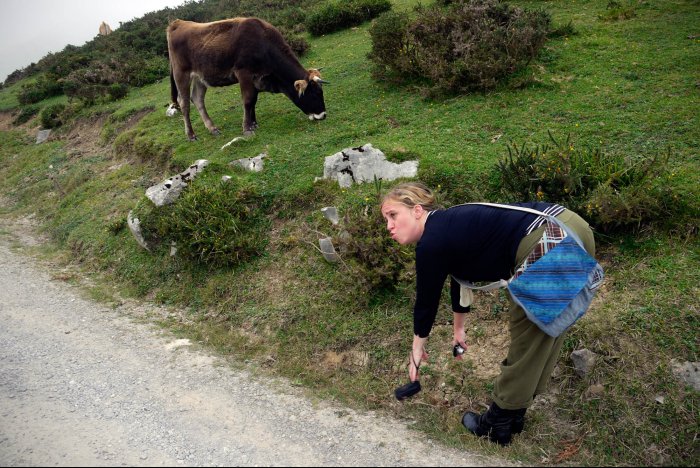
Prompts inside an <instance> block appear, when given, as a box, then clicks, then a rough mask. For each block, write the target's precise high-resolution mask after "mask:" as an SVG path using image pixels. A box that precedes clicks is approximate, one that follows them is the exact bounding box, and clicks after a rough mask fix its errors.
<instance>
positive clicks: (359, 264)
mask: <svg viewBox="0 0 700 468" xmlns="http://www.w3.org/2000/svg"><path fill="white" fill-rule="evenodd" d="M375 186H376V188H377V196H376V198H374V199H373V198H371V197H369V198H367V199H365V202H364V203H362V204H359V205H355V206H352V207H349V208H348V210H347V212H346V214H345V216H344V217H343V222H342V229H343V231H341V232H340V233H339V234H338V235H336V236H334V238H333V243H334V244H335V245H338V246H339V249H340V255H341V257H342V258H343V259H344V261H345V263H346V265H348V266H349V268H350V269H351V272H352V274H353V277H354V278H355V282H356V284H358V285H361V288H360V290H363V289H364V290H365V291H368V292H370V293H373V292H378V291H380V290H393V289H395V287H396V286H397V284H398V283H399V281H400V279H401V277H402V273H404V272H405V271H406V270H407V266H408V265H409V264H410V263H411V261H412V260H413V258H412V255H411V253H410V251H409V250H408V248H407V247H404V246H401V245H400V244H399V243H398V242H396V241H394V240H393V239H392V238H391V237H390V236H389V235H388V232H387V229H386V221H385V220H384V218H383V217H382V214H381V210H380V208H379V203H380V202H381V181H375Z"/></svg>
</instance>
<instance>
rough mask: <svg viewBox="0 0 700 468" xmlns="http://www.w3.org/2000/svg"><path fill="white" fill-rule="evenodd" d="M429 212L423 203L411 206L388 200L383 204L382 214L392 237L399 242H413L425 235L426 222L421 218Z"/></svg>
mask: <svg viewBox="0 0 700 468" xmlns="http://www.w3.org/2000/svg"><path fill="white" fill-rule="evenodd" d="M426 213H427V212H426V211H425V210H424V209H423V207H422V206H421V205H416V206H414V207H413V208H409V207H408V206H406V205H404V204H403V203H398V202H393V201H386V202H384V204H383V205H382V216H384V219H386V228H387V230H388V231H389V234H391V238H392V239H394V240H395V241H396V242H398V243H399V244H402V245H404V244H413V243H415V242H418V241H419V240H420V238H421V236H422V235H423V228H424V222H423V220H422V219H421V218H422V217H423V215H424V214H426Z"/></svg>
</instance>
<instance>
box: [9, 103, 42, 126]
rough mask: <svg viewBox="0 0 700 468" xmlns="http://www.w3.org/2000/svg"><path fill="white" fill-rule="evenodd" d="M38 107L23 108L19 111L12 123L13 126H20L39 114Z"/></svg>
mask: <svg viewBox="0 0 700 468" xmlns="http://www.w3.org/2000/svg"><path fill="white" fill-rule="evenodd" d="M39 109H40V108H39V106H23V107H21V108H20V109H19V113H18V114H17V116H16V117H15V119H14V120H13V121H12V123H13V124H14V125H22V124H23V123H26V122H28V121H29V119H31V118H32V117H34V116H35V115H36V114H37V113H38V112H39Z"/></svg>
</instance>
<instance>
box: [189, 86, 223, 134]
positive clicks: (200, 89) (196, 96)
mask: <svg viewBox="0 0 700 468" xmlns="http://www.w3.org/2000/svg"><path fill="white" fill-rule="evenodd" d="M206 94H207V85H205V84H204V83H202V80H199V79H197V78H195V79H194V82H193V83H192V102H194V105H195V107H196V108H197V111H199V115H200V116H201V117H202V120H203V121H204V126H205V127H207V130H209V132H211V134H212V135H218V134H220V133H221V132H220V131H219V129H218V128H216V125H214V122H212V120H211V118H210V117H209V114H208V113H207V108H206V107H205V106H204V96H205V95H206Z"/></svg>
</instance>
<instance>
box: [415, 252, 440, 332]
mask: <svg viewBox="0 0 700 468" xmlns="http://www.w3.org/2000/svg"><path fill="white" fill-rule="evenodd" d="M441 258H442V256H441V255H440V254H439V252H436V251H435V248H434V245H426V244H423V243H421V244H420V245H418V247H417V248H416V304H415V306H414V308H413V333H415V334H416V335H418V336H419V337H421V338H425V337H427V336H428V335H430V330H431V329H432V328H433V323H434V322H435V316H436V315H437V310H438V305H439V304H440V296H441V294H442V287H443V285H444V284H445V279H446V278H447V268H446V266H445V265H444V262H442V261H440V259H441Z"/></svg>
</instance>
